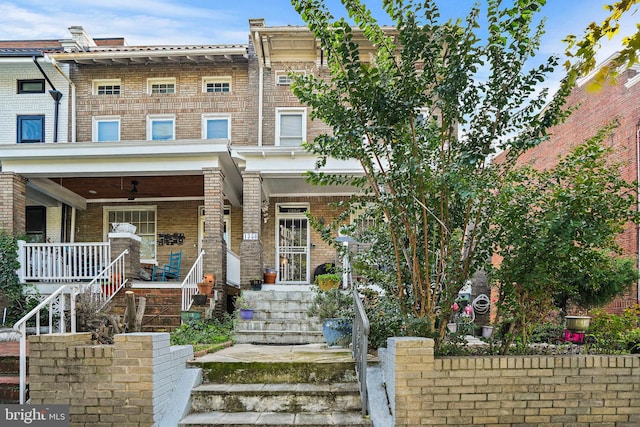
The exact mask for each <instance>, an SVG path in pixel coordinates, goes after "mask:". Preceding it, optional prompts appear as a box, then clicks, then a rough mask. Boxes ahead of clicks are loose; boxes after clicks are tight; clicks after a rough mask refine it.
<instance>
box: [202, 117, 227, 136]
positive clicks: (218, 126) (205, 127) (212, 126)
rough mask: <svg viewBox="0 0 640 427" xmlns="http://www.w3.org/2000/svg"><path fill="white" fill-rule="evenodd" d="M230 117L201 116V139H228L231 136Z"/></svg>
mask: <svg viewBox="0 0 640 427" xmlns="http://www.w3.org/2000/svg"><path fill="white" fill-rule="evenodd" d="M230 128H231V117H230V116H229V115H227V114H203V115H202V138H203V139H218V138H220V139H229V135H231V130H230Z"/></svg>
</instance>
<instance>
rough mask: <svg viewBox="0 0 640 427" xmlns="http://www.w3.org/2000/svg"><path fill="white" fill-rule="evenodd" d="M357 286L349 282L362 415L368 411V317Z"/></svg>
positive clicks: (354, 355)
mask: <svg viewBox="0 0 640 427" xmlns="http://www.w3.org/2000/svg"><path fill="white" fill-rule="evenodd" d="M357 288H358V287H357V286H355V285H354V284H353V283H351V289H352V292H353V307H354V313H355V316H354V319H353V329H352V336H351V340H352V342H351V344H352V345H351V352H352V355H353V360H355V362H356V375H357V376H358V384H359V386H360V399H361V403H362V416H366V415H367V413H368V398H367V349H368V347H369V318H368V317H367V313H366V312H365V311H364V306H363V305H362V301H361V300H360V295H359V294H358V289H357Z"/></svg>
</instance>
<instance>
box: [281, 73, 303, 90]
mask: <svg viewBox="0 0 640 427" xmlns="http://www.w3.org/2000/svg"><path fill="white" fill-rule="evenodd" d="M289 73H295V74H302V75H304V74H305V72H304V71H293V70H292V71H276V85H278V86H289V85H291V83H293V80H292V79H291V77H290V76H289Z"/></svg>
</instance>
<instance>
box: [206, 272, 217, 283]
mask: <svg viewBox="0 0 640 427" xmlns="http://www.w3.org/2000/svg"><path fill="white" fill-rule="evenodd" d="M215 279H216V276H215V275H214V274H205V275H204V280H203V281H204V282H205V283H210V284H212V285H213V283H214V282H215Z"/></svg>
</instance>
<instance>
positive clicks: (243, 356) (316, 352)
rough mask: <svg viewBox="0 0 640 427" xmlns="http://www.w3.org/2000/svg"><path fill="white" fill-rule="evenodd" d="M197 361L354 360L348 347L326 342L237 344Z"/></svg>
mask: <svg viewBox="0 0 640 427" xmlns="http://www.w3.org/2000/svg"><path fill="white" fill-rule="evenodd" d="M196 361H197V362H247V363H249V362H292V363H293V362H316V363H323V362H327V363H329V362H352V361H353V358H352V357H351V350H350V349H348V348H328V347H327V346H326V344H304V345H254V344H236V345H233V346H231V347H228V348H225V349H223V350H220V351H217V352H215V353H209V354H205V355H204V356H200V357H198V358H196Z"/></svg>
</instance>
